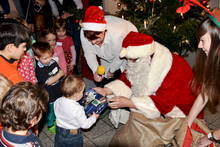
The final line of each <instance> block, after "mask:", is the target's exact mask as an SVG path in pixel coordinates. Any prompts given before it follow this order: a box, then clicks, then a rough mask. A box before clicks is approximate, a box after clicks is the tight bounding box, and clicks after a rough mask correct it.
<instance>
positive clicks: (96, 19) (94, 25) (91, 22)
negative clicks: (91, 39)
mask: <svg viewBox="0 0 220 147" xmlns="http://www.w3.org/2000/svg"><path fill="white" fill-rule="evenodd" d="M82 28H83V30H88V31H98V32H99V31H100V32H101V31H104V30H106V21H105V19H104V12H103V11H102V9H101V8H99V7H97V6H90V7H89V8H88V9H87V10H86V12H85V15H84V18H83V21H82Z"/></svg>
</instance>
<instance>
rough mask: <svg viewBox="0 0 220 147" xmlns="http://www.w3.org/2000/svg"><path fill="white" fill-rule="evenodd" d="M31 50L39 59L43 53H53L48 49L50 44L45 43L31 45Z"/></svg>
mask: <svg viewBox="0 0 220 147" xmlns="http://www.w3.org/2000/svg"><path fill="white" fill-rule="evenodd" d="M32 50H33V52H34V55H35V56H37V57H41V56H42V55H43V54H45V53H48V52H49V53H53V49H52V48H51V47H50V44H49V43H47V42H36V43H34V44H33V45H32Z"/></svg>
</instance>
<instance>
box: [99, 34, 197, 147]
mask: <svg viewBox="0 0 220 147" xmlns="http://www.w3.org/2000/svg"><path fill="white" fill-rule="evenodd" d="M122 46H123V48H122V50H121V53H120V57H121V58H124V57H125V58H126V59H127V60H128V65H127V69H126V71H125V72H124V73H122V75H121V77H120V79H118V80H115V81H113V82H111V83H109V84H107V85H105V87H104V88H103V89H100V88H98V89H96V90H97V91H98V92H100V93H102V94H103V95H110V94H114V97H113V98H111V99H109V106H110V107H111V108H113V109H118V108H125V107H128V108H130V115H129V119H128V122H127V123H126V125H124V126H123V127H122V128H121V129H120V130H119V131H118V132H117V133H116V134H115V136H114V137H113V140H112V142H111V146H126V147H127V146H132V147H133V146H138V147H140V146H144V147H146V146H157V145H169V144H173V145H174V144H175V143H176V142H175V139H174V138H175V133H176V131H177V129H178V128H179V127H180V126H181V124H182V122H183V120H184V119H183V118H185V116H186V115H187V114H188V113H189V110H190V108H191V106H192V104H193V102H194V100H195V98H196V96H195V95H194V94H193V93H192V91H191V88H190V81H191V79H192V70H191V68H190V66H189V65H188V63H187V62H186V61H185V60H184V59H183V58H182V57H180V56H178V55H176V54H172V53H171V52H170V51H169V49H167V48H166V47H165V46H163V45H161V44H159V43H158V42H156V41H154V40H153V38H152V37H151V36H148V35H146V34H142V33H137V32H130V33H129V34H128V35H127V36H126V38H125V39H124V41H123V44H122ZM125 117H126V116H125V115H124V114H121V109H120V112H118V110H117V112H115V113H113V114H111V120H112V121H113V122H114V124H115V125H116V126H117V123H118V122H120V120H121V118H123V119H122V120H123V121H124V120H125V119H124V118H125Z"/></svg>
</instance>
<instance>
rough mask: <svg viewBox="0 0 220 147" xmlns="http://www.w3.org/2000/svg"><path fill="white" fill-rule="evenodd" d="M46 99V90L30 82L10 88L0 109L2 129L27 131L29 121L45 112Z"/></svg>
mask: <svg viewBox="0 0 220 147" xmlns="http://www.w3.org/2000/svg"><path fill="white" fill-rule="evenodd" d="M48 99H49V97H48V93H47V92H46V90H44V89H43V88H42V87H39V86H38V85H34V84H32V83H30V82H21V83H17V84H16V85H14V86H12V87H11V89H10V90H9V91H8V92H7V94H6V96H5V97H4V98H3V100H2V105H1V108H0V120H1V122H2V125H3V127H6V128H9V127H11V128H12V130H13V131H19V130H27V129H29V128H30V126H31V124H30V121H31V120H32V119H34V118H35V117H37V118H39V117H40V116H41V115H42V113H43V112H46V110H47V103H48Z"/></svg>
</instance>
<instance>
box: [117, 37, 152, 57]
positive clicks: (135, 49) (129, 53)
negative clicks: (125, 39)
mask: <svg viewBox="0 0 220 147" xmlns="http://www.w3.org/2000/svg"><path fill="white" fill-rule="evenodd" d="M125 50H126V51H125ZM154 52H155V47H154V41H153V42H152V43H151V44H146V45H140V46H128V47H127V48H122V50H121V52H120V57H121V58H123V57H126V58H128V59H137V58H142V57H146V56H150V55H152V54H153V53H154Z"/></svg>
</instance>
